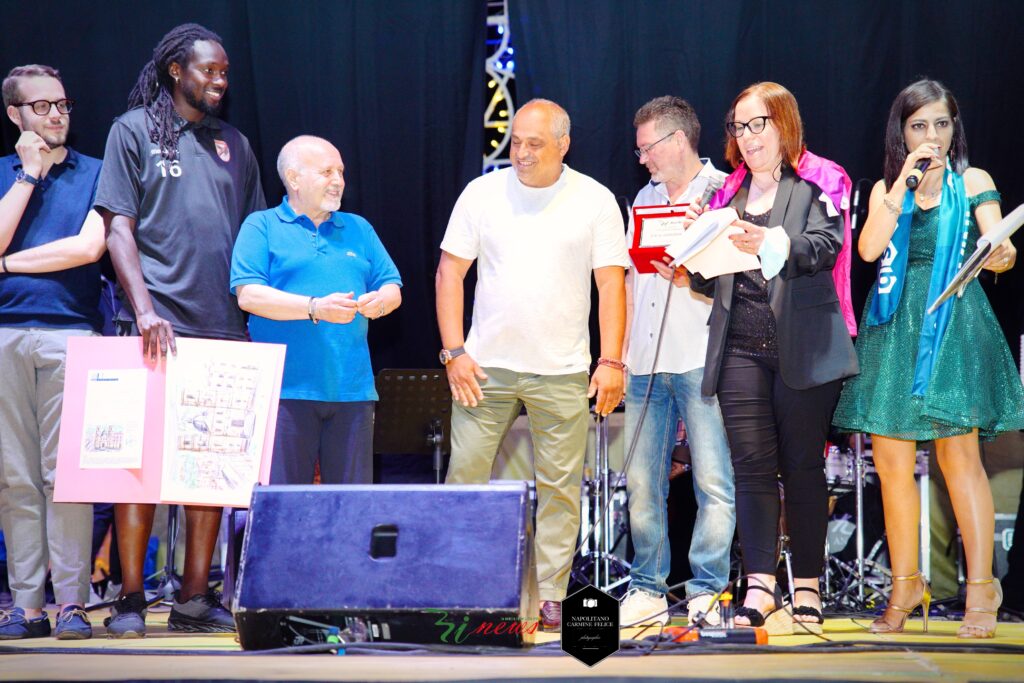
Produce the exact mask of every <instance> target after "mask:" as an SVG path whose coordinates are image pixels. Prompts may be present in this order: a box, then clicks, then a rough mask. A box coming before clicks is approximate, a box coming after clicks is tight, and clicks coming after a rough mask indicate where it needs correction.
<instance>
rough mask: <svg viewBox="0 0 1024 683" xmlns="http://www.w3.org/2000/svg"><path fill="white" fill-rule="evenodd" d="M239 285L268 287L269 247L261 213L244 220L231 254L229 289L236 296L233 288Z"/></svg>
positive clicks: (265, 226)
mask: <svg viewBox="0 0 1024 683" xmlns="http://www.w3.org/2000/svg"><path fill="white" fill-rule="evenodd" d="M241 285H268V286H269V285H270V245H269V243H268V242H267V225H266V221H264V220H263V215H262V212H259V213H254V214H252V215H251V216H249V217H248V218H246V219H245V221H244V222H243V223H242V228H241V230H239V231H238V239H236V240H235V248H234V250H233V251H232V252H231V282H230V284H229V289H230V290H231V292H233V293H234V294H235V295H236V296H237V295H238V293H237V292H236V291H235V288H236V287H239V286H241Z"/></svg>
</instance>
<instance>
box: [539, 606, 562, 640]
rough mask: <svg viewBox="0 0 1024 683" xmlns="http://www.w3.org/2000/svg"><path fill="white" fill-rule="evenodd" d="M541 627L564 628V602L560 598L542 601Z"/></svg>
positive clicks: (545, 628)
mask: <svg viewBox="0 0 1024 683" xmlns="http://www.w3.org/2000/svg"><path fill="white" fill-rule="evenodd" d="M540 627H541V628H542V629H543V630H544V631H549V632H555V633H557V632H558V631H561V630H562V603H561V602H559V601H558V600H544V601H543V602H541V603H540Z"/></svg>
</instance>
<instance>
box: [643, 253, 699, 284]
mask: <svg viewBox="0 0 1024 683" xmlns="http://www.w3.org/2000/svg"><path fill="white" fill-rule="evenodd" d="M661 259H662V260H661V261H651V265H652V266H654V269H655V270H656V271H658V275H660V276H662V277H663V278H665V279H666V280H671V281H672V284H674V285H675V286H676V287H689V286H690V273H689V272H687V270H686V268H684V267H683V266H679V267H678V268H673V267H672V266H671V263H672V257H671V256H662V257H661ZM662 261H663V262H664V263H663V262H662Z"/></svg>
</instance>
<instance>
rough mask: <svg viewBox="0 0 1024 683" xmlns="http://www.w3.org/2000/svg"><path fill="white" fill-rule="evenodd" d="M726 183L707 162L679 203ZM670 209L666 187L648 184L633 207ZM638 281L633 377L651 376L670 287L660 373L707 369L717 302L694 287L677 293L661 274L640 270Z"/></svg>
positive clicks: (631, 361) (632, 342)
mask: <svg viewBox="0 0 1024 683" xmlns="http://www.w3.org/2000/svg"><path fill="white" fill-rule="evenodd" d="M702 161H705V160H703V159H702ZM724 178H725V174H724V173H722V172H721V171H719V170H717V169H716V168H715V167H714V166H713V165H712V164H711V162H710V161H705V163H704V168H702V169H701V171H700V173H698V174H697V177H696V178H694V179H693V180H691V181H690V184H689V185H687V187H686V190H685V191H684V192H683V194H682V195H680V196H679V198H678V199H677V200H676V203H677V204H686V203H689V202H690V201H692V200H693V199H695V198H697V197H700V195H701V194H702V193H703V192H704V188H705V187H707V185H708V183H709V182H710V181H711V180H714V179H717V180H719V181H721V180H723V179H724ZM670 203H671V202H670V199H669V196H668V192H667V190H666V189H665V185H664V183H657V184H655V183H648V184H646V185H644V187H643V189H641V190H640V192H638V193H637V195H636V200H635V201H634V202H633V206H658V205H664V206H668V205H669V204H670ZM627 226H628V236H627V240H628V243H629V244H633V220H632V216H630V217H629V219H627ZM630 265H632V262H631V264H630ZM632 280H633V319H632V320H631V321H630V328H629V349H628V352H627V357H626V365H628V366H629V371H630V372H631V373H632V374H634V375H647V374H650V373H651V366H652V364H653V363H654V353H655V349H656V344H657V342H658V330H659V329H661V319H662V316H663V315H666V312H665V299H666V297H667V296H668V289H669V287H674V288H675V289H674V291H673V292H672V301H671V302H670V303H669V310H668V313H667V316H668V320H666V321H665V331H664V332H663V333H662V339H661V352H660V353H659V354H658V367H657V370H656V372H667V373H672V374H682V373H684V372H689V371H691V370H696V369H697V368H702V367H704V361H705V356H706V355H707V351H708V318H709V317H710V316H711V299H708V298H707V297H704V296H701V295H700V294H697V293H696V292H694V291H693V290H691V289H690V288H689V287H675V285H673V284H672V283H670V282H669V281H668V280H666V279H665V278H663V277H661V276H660V275H658V274H657V273H649V274H644V273H638V272H636V271H635V270H634V271H633V273H632Z"/></svg>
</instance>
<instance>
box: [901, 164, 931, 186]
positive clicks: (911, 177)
mask: <svg viewBox="0 0 1024 683" xmlns="http://www.w3.org/2000/svg"><path fill="white" fill-rule="evenodd" d="M931 165H932V160H931V159H921V160H920V161H919V162H917V163H916V164H914V170H912V171H911V172H910V173H909V174H908V175H907V187H908V188H909V189H911V190H916V189H917V186H918V185H920V184H921V178H923V177H924V172H925V171H927V170H928V167H929V166H931Z"/></svg>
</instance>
